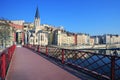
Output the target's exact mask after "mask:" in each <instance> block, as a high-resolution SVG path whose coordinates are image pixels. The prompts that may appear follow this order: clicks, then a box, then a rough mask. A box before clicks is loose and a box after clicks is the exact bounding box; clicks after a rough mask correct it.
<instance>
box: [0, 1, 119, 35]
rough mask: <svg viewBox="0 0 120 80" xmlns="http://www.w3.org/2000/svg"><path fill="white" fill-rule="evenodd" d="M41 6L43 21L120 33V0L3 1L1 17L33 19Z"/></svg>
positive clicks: (94, 31) (77, 29)
mask: <svg viewBox="0 0 120 80" xmlns="http://www.w3.org/2000/svg"><path fill="white" fill-rule="evenodd" d="M37 5H38V7H39V12H40V18H41V23H42V24H50V25H55V26H64V28H65V29H66V30H67V31H71V32H80V33H88V34H90V35H102V34H120V31H119V30H120V0H1V1H0V17H4V18H6V19H9V20H19V19H23V20H25V21H26V22H33V21H34V16H35V11H36V6H37Z"/></svg>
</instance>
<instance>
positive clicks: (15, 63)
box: [6, 47, 80, 80]
mask: <svg viewBox="0 0 120 80" xmlns="http://www.w3.org/2000/svg"><path fill="white" fill-rule="evenodd" d="M6 80H80V79H79V78H77V77H76V76H74V75H72V74H70V73H69V72H67V71H65V70H63V69H61V68H60V67H58V66H56V65H55V64H53V63H51V62H49V61H48V60H46V59H44V58H43V57H41V56H39V55H37V54H35V53H34V52H32V51H30V50H28V49H26V48H22V47H21V48H17V49H16V52H15V54H14V55H13V58H12V62H11V64H10V67H9V69H8V73H7V76H6Z"/></svg>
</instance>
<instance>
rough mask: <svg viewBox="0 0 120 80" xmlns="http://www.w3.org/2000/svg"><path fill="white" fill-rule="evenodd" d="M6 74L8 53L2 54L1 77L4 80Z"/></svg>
mask: <svg viewBox="0 0 120 80" xmlns="http://www.w3.org/2000/svg"><path fill="white" fill-rule="evenodd" d="M5 75H6V55H5V53H3V54H2V63H1V77H2V80H4V79H5Z"/></svg>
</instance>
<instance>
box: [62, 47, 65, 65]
mask: <svg viewBox="0 0 120 80" xmlns="http://www.w3.org/2000/svg"><path fill="white" fill-rule="evenodd" d="M64 63H65V61H64V49H62V64H64Z"/></svg>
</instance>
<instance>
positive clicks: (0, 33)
mask: <svg viewBox="0 0 120 80" xmlns="http://www.w3.org/2000/svg"><path fill="white" fill-rule="evenodd" d="M10 31H11V27H10V25H9V22H8V21H7V20H4V19H0V42H1V45H2V46H4V47H6V42H7V41H9V39H10V34H11V32H10Z"/></svg>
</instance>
